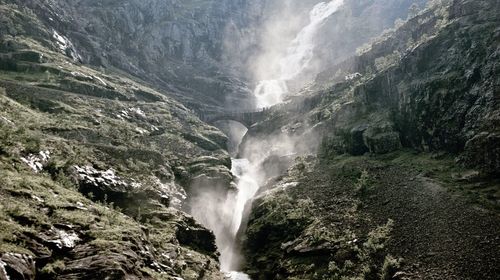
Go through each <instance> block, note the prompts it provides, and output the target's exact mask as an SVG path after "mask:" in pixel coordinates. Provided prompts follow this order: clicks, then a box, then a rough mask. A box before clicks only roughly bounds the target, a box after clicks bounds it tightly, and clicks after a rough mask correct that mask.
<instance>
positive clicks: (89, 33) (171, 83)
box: [3, 0, 258, 110]
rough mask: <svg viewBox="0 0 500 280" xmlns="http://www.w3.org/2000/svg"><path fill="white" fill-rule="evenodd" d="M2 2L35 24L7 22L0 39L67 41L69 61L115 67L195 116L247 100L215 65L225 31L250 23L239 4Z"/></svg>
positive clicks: (243, 91)
mask: <svg viewBox="0 0 500 280" xmlns="http://www.w3.org/2000/svg"><path fill="white" fill-rule="evenodd" d="M3 2H5V3H9V4H11V5H14V4H15V5H17V8H18V10H19V11H20V12H22V13H28V14H35V15H36V16H37V19H38V20H37V22H36V24H35V25H34V26H32V27H30V28H27V29H26V28H23V29H16V26H19V25H23V23H19V22H16V20H15V18H11V20H10V21H8V22H7V23H11V25H6V26H4V30H5V32H4V33H3V34H4V35H7V34H9V35H22V34H23V33H24V34H26V33H28V34H29V35H31V36H34V35H37V36H38V38H39V39H41V40H44V41H46V43H47V44H50V41H54V40H53V37H54V36H53V33H54V32H57V33H58V34H59V35H60V36H62V37H65V38H67V39H68V41H70V42H71V44H72V46H73V47H74V52H75V54H74V56H75V59H76V60H79V61H81V62H83V63H85V64H91V65H94V66H102V67H106V68H109V67H114V68H117V69H119V70H121V71H124V72H125V73H127V74H130V75H133V76H135V77H138V78H140V79H142V80H145V81H147V82H149V83H152V84H154V85H155V86H156V87H158V88H162V89H165V90H168V91H169V92H170V93H171V94H173V95H174V96H175V97H176V98H177V99H179V100H181V101H183V102H184V104H187V105H188V106H190V107H193V108H196V109H201V107H203V109H204V110H208V109H210V108H212V110H216V109H221V108H223V107H224V106H225V105H227V104H226V103H227V102H231V100H233V99H234V100H236V101H239V102H233V103H232V104H231V105H233V106H234V105H235V104H236V103H242V102H241V100H245V99H246V98H248V90H247V89H246V87H245V85H244V84H243V83H242V82H241V79H240V78H238V76H237V75H234V73H231V71H228V67H227V64H225V63H224V58H223V49H224V47H225V43H226V38H225V34H226V31H227V29H228V28H229V26H237V27H238V28H239V27H243V26H245V25H248V24H249V23H248V21H250V20H252V17H254V16H258V13H254V14H248V15H247V14H245V13H243V12H242V10H244V9H245V8H246V6H247V3H246V1H237V2H235V1H222V2H221V1H212V0H206V1H174V0H172V1H147V2H144V1H133V0H130V1H104V2H102V1H71V2H67V1H30V0H26V1H25V0H22V1H3ZM35 30H37V33H36V34H33V33H32V32H31V31H35ZM236 41H239V40H233V42H236ZM233 47H237V45H233ZM229 94H231V96H228V95H229ZM240 99H241V100H240Z"/></svg>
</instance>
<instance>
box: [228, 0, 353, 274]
mask: <svg viewBox="0 0 500 280" xmlns="http://www.w3.org/2000/svg"><path fill="white" fill-rule="evenodd" d="M343 3H344V0H332V1H330V2H328V3H327V2H321V3H319V4H317V5H315V6H314V7H313V9H312V10H311V12H310V13H309V24H308V25H306V26H305V27H304V28H302V29H301V30H300V32H299V33H298V34H297V36H296V37H295V39H294V40H292V41H291V42H290V44H289V45H288V47H287V48H286V49H284V50H283V51H282V55H281V56H282V57H281V59H279V67H277V69H279V70H278V71H277V73H274V74H273V75H271V76H270V77H269V79H266V80H262V81H260V82H259V83H258V84H257V86H256V88H255V90H254V95H255V98H256V100H257V108H264V107H269V106H273V105H276V104H279V103H282V102H283V99H284V97H285V96H286V94H287V93H288V91H289V89H288V87H287V81H291V80H293V79H294V78H296V77H298V76H299V75H300V74H301V73H302V72H303V71H304V70H305V69H306V68H307V67H308V66H309V64H310V62H311V60H312V59H313V55H314V53H313V52H314V47H315V44H314V42H315V36H316V35H317V32H318V30H319V29H320V27H321V26H322V24H323V23H324V22H325V20H326V19H327V18H328V17H329V16H331V15H332V14H333V13H335V12H336V11H337V10H338V9H339V8H340V7H341V6H342V5H343ZM281 144H282V143H274V144H273V146H272V147H268V149H269V150H273V149H275V148H279V146H280V145H281ZM288 152H290V151H288ZM267 156H268V154H266V153H265V152H264V153H263V154H262V155H260V156H259V162H250V161H249V160H247V159H233V160H232V164H233V167H232V170H231V171H232V173H233V174H234V175H235V176H236V178H237V179H238V182H237V193H236V194H232V196H231V197H229V198H228V199H229V204H226V205H230V208H231V215H232V217H231V222H230V227H229V228H230V236H231V237H230V238H231V241H230V242H226V244H229V245H228V246H226V247H225V248H224V250H222V252H221V259H220V261H221V268H222V270H223V271H230V270H233V269H237V268H238V260H239V257H240V256H239V254H240V253H239V252H238V246H237V240H236V236H237V234H238V231H239V229H240V227H241V226H242V225H241V223H242V221H243V220H244V218H245V217H244V215H245V206H246V205H247V203H249V202H250V201H251V200H252V199H253V197H254V196H255V194H256V193H257V191H258V189H259V181H257V180H258V179H257V178H261V177H263V175H262V174H259V173H260V172H261V170H260V169H259V168H258V167H259V165H260V164H261V161H262V160H263V159H265V157H267ZM261 179H262V178H261ZM227 277H229V279H233V280H250V277H249V276H248V275H246V274H244V273H241V272H234V271H233V272H228V273H227Z"/></svg>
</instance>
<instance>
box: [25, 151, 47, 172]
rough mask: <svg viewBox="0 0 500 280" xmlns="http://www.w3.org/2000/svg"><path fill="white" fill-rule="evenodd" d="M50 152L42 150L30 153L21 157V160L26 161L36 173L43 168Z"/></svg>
mask: <svg viewBox="0 0 500 280" xmlns="http://www.w3.org/2000/svg"><path fill="white" fill-rule="evenodd" d="M49 159H50V152H49V151H40V153H38V155H33V154H29V155H28V156H26V157H21V161H23V162H24V163H26V164H27V165H28V166H29V167H31V169H33V171H35V173H38V172H40V171H42V170H43V166H44V165H45V164H46V163H47V162H48V161H49Z"/></svg>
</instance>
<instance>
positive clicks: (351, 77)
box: [345, 72, 363, 81]
mask: <svg viewBox="0 0 500 280" xmlns="http://www.w3.org/2000/svg"><path fill="white" fill-rule="evenodd" d="M361 76H363V75H361V73H358V72H356V73H353V74H349V75H347V76H345V80H346V81H351V80H354V79H357V78H359V77H361Z"/></svg>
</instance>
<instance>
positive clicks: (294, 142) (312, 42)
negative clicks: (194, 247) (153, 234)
mask: <svg viewBox="0 0 500 280" xmlns="http://www.w3.org/2000/svg"><path fill="white" fill-rule="evenodd" d="M382 2H384V1H383V0H378V1H373V3H374V4H373V3H370V4H366V3H365V4H362V3H364V2H362V1H357V0H356V1H347V0H331V1H324V2H322V1H318V0H315V1H313V0H312V1H298V0H286V1H255V3H254V5H252V3H250V2H248V3H247V6H248V9H250V10H251V11H252V14H253V16H254V20H255V22H253V23H252V24H253V25H252V26H247V27H245V29H238V27H237V26H235V25H230V27H229V28H228V32H229V33H228V36H227V42H226V43H225V46H226V54H225V56H224V57H225V59H226V60H228V61H229V62H227V61H226V63H230V64H232V65H233V66H234V69H239V70H240V72H241V75H242V76H243V77H245V79H246V80H247V81H248V87H249V88H250V92H253V96H252V97H251V98H250V99H249V100H251V101H248V103H247V104H240V105H239V108H246V109H250V111H259V110H262V109H263V108H269V107H272V106H275V105H282V104H287V103H289V102H290V101H291V98H293V96H296V95H298V94H300V92H301V89H303V88H305V87H307V86H308V84H309V83H311V82H312V81H313V80H314V79H315V77H316V76H317V75H318V74H319V73H321V72H322V71H324V70H325V69H330V68H331V67H332V64H333V63H335V62H338V61H340V60H342V59H345V58H347V57H348V56H349V55H352V54H353V53H354V52H355V50H356V48H357V47H359V46H361V45H362V44H363V43H366V42H368V41H369V40H370V38H371V36H375V35H377V34H378V33H379V32H381V31H382V30H383V29H384V28H386V27H387V26H388V24H387V22H391V21H393V20H394V19H395V16H394V15H391V16H390V18H389V20H387V19H384V21H382V20H381V19H382V18H383V15H382V14H383V13H382V14H377V17H375V18H373V19H371V21H372V22H371V23H370V24H371V25H372V26H371V27H370V29H369V30H368V31H366V30H367V29H366V28H364V27H363V26H353V24H354V23H355V22H356V20H357V19H358V17H366V16H367V14H368V15H369V14H370V13H374V11H375V9H372V6H371V5H380V4H383V3H382ZM407 2H408V3H411V1H407ZM360 3H361V4H360ZM363 5H364V6H363ZM393 18H394V19H393ZM389 26H390V25H389ZM349 32H351V33H349ZM358 33H360V34H361V37H362V39H358V37H359V36H360V34H358ZM324 34H329V36H330V37H329V38H327V39H325V38H324ZM238 36H241V37H242V38H241V40H240V41H237V42H235V40H236V39H237V37H238ZM332 42H333V43H332ZM328 47H333V48H334V49H333V50H331V51H330V52H328V51H325V50H324V49H326V48H328ZM230 109H232V108H230ZM257 125H258V124H257ZM292 125H297V126H299V127H300V133H299V132H297V131H295V130H294V129H288V128H287V127H281V128H280V127H268V128H264V130H268V131H267V132H266V133H261V134H255V133H252V127H248V128H244V127H242V125H241V124H239V123H236V122H233V121H229V122H224V123H218V124H217V126H218V127H219V128H221V129H222V130H223V131H224V132H225V133H226V135H228V137H229V139H230V140H229V152H230V154H231V156H232V170H231V171H232V173H233V176H234V182H233V185H232V188H231V189H230V191H229V192H227V191H225V190H224V188H219V187H216V188H213V187H210V188H206V187H200V188H199V189H200V190H201V191H200V193H199V195H197V196H196V197H195V199H193V200H192V202H191V207H192V209H193V211H192V214H193V215H194V216H195V218H196V219H197V220H198V221H200V222H201V223H203V225H205V226H206V227H208V228H210V229H212V230H213V231H214V233H215V235H216V237H217V246H218V247H219V251H220V252H221V256H220V262H221V269H222V271H225V272H231V271H239V270H240V269H242V264H243V263H244V259H243V257H242V255H241V252H240V245H239V243H240V240H238V238H239V233H242V232H243V230H244V229H245V227H246V225H245V224H244V221H245V220H246V218H247V217H248V215H249V209H251V203H252V200H253V199H254V198H255V196H257V195H258V194H259V193H261V192H262V191H263V189H262V188H263V186H265V185H266V184H267V183H268V182H269V180H272V179H273V178H275V177H276V176H280V175H282V174H283V173H284V172H286V170H287V169H288V168H290V167H291V166H292V165H293V163H294V161H295V159H296V158H297V157H300V156H304V155H307V154H315V153H316V151H317V148H318V146H319V144H320V143H319V142H320V140H319V139H320V137H319V136H318V135H317V134H316V132H315V131H314V129H313V128H312V127H310V125H309V124H308V121H307V120H301V121H298V123H296V124H292ZM262 135H265V136H262ZM197 184H200V182H198V183H197ZM202 184H205V185H206V184H207V183H202ZM207 189H208V190H207ZM230 277H232V279H248V278H246V277H247V276H245V275H244V274H235V275H230Z"/></svg>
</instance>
